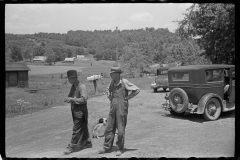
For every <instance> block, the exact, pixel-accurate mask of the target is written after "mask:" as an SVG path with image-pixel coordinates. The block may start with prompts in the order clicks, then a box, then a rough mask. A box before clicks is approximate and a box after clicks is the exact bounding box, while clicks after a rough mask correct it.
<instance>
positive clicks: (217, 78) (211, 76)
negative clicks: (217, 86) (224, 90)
mask: <svg viewBox="0 0 240 160" xmlns="http://www.w3.org/2000/svg"><path fill="white" fill-rule="evenodd" d="M222 73H223V70H222V69H212V70H206V71H205V75H206V81H207V82H222V81H223V76H222V75H223V74H222Z"/></svg>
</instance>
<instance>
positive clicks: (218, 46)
mask: <svg viewBox="0 0 240 160" xmlns="http://www.w3.org/2000/svg"><path fill="white" fill-rule="evenodd" d="M187 11H188V12H187V13H185V17H184V19H183V20H182V21H178V25H179V27H178V29H177V33H178V34H179V35H180V36H181V37H184V38H189V37H196V38H198V43H199V45H200V47H201V48H203V49H204V50H205V53H204V55H205V56H207V57H209V58H210V59H211V61H212V62H213V63H224V64H235V5H234V4H222V3H216V4H213V3H207V4H205V3H203V4H193V5H192V6H191V7H190V8H189V9H188V10H187Z"/></svg>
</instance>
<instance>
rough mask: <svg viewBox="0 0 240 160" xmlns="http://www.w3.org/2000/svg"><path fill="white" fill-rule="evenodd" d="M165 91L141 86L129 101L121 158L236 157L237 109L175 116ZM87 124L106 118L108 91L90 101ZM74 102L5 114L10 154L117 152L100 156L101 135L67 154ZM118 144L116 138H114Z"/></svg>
mask: <svg viewBox="0 0 240 160" xmlns="http://www.w3.org/2000/svg"><path fill="white" fill-rule="evenodd" d="M164 96H165V93H163V92H158V93H153V92H152V90H150V89H149V90H142V91H141V92H140V94H139V95H137V96H136V97H135V98H134V99H131V100H130V107H129V113H128V124H127V128H126V139H125V153H124V154H123V155H122V156H121V158H122V157H151V158H159V157H233V156H234V142H235V132H234V129H235V112H234V111H232V112H227V113H224V114H222V115H221V118H220V119H219V120H217V121H205V120H204V119H203V116H202V115H190V114H189V115H186V116H185V117H183V118H179V117H176V116H172V115H170V114H169V112H168V111H165V110H164V109H163V108H161V104H162V103H163V102H164ZM88 108H89V128H90V130H91V128H92V126H93V125H94V124H96V121H97V120H98V119H99V118H101V117H107V115H108V111H109V101H108V99H107V98H106V96H105V95H103V96H99V97H94V98H91V99H90V100H89V101H88ZM72 123H73V122H72V117H71V111H70V106H69V105H66V106H58V107H53V108H49V109H45V110H41V111H39V112H36V113H33V114H29V115H23V116H18V117H14V118H9V119H6V156H7V157H28V158H34V157H36V158H40V157H49V158H51V157H55V158H58V157H62V158H66V157H77V158H83V157H84V158H94V157H95V158H100V157H113V158H115V157H116V156H115V152H111V153H107V154H103V155H98V153H97V152H98V150H99V149H100V148H102V145H103V140H104V139H103V138H100V139H93V140H92V142H93V148H91V149H85V150H82V151H80V152H75V153H72V154H70V155H67V156H66V155H63V151H64V149H65V147H66V146H67V144H68V143H69V142H70V139H71V134H72V126H73V124H72ZM114 145H115V143H114Z"/></svg>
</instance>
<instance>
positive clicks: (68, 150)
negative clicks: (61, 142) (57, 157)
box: [63, 147, 74, 155]
mask: <svg viewBox="0 0 240 160" xmlns="http://www.w3.org/2000/svg"><path fill="white" fill-rule="evenodd" d="M73 152H74V149H73V148H71V147H68V148H67V149H66V150H65V151H64V152H63V153H64V154H65V155H68V154H70V153H73Z"/></svg>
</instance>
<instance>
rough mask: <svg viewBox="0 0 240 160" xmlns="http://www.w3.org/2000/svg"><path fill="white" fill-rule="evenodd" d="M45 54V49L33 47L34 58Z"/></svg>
mask: <svg viewBox="0 0 240 160" xmlns="http://www.w3.org/2000/svg"><path fill="white" fill-rule="evenodd" d="M44 54H45V49H44V48H43V47H42V46H36V47H34V56H43V55H44Z"/></svg>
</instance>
